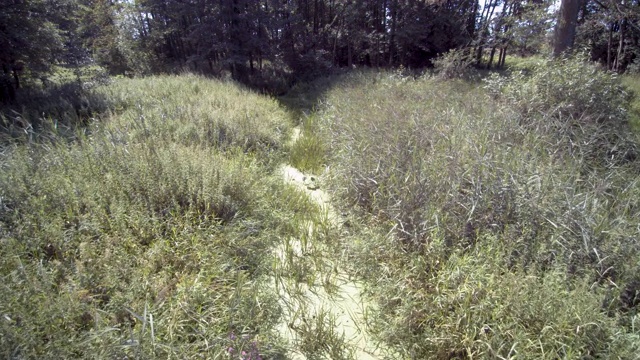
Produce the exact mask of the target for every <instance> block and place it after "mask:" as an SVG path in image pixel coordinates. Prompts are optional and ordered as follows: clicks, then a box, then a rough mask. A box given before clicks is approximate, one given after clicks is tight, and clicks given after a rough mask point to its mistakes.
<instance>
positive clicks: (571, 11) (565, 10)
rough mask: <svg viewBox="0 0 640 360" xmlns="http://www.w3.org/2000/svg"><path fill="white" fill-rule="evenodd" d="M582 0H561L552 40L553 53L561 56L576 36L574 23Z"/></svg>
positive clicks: (575, 23)
mask: <svg viewBox="0 0 640 360" xmlns="http://www.w3.org/2000/svg"><path fill="white" fill-rule="evenodd" d="M582 1H585V0H562V3H561V4H560V13H559V17H558V21H557V22H556V28H555V32H554V40H553V55H554V56H556V57H557V56H561V55H562V54H564V53H565V52H566V51H568V50H569V49H570V48H571V47H573V43H574V41H575V37H576V25H577V22H578V12H579V11H580V7H581V4H582Z"/></svg>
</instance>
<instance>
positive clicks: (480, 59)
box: [0, 0, 640, 98]
mask: <svg viewBox="0 0 640 360" xmlns="http://www.w3.org/2000/svg"><path fill="white" fill-rule="evenodd" d="M553 3H554V1H552V0H486V1H482V2H480V1H479V0H429V1H425V0H366V1H365V0H135V1H133V0H129V1H124V0H0V7H1V8H0V68H1V71H2V73H1V74H0V76H2V81H1V82H0V84H1V85H0V86H1V89H0V90H1V91H0V94H1V95H2V96H3V97H4V98H6V97H11V96H12V95H11V94H12V92H15V90H16V89H17V88H19V87H20V78H21V76H26V77H29V78H32V79H33V78H37V77H39V76H42V75H43V74H46V73H47V71H48V70H49V68H50V66H51V65H52V64H66V65H71V66H73V65H82V64H86V63H89V62H95V63H97V64H99V65H101V66H103V67H104V68H106V69H107V70H108V71H109V72H110V73H111V74H126V73H137V74H146V73H155V72H172V71H176V70H178V69H188V70H191V71H198V72H204V73H209V74H222V73H223V72H228V73H230V74H231V75H232V76H233V78H235V79H237V80H240V81H244V82H254V83H255V82H260V81H263V82H265V83H268V82H269V81H270V79H275V78H288V79H295V78H298V79H300V78H305V77H311V76H314V75H315V74H321V73H324V72H326V71H327V70H329V69H331V68H335V67H353V66H370V67H398V66H403V67H406V68H420V67H425V66H430V65H431V64H432V60H433V59H434V58H436V57H437V56H439V55H440V54H443V53H446V52H448V51H450V50H459V51H462V52H463V53H464V54H465V55H464V56H466V57H468V58H469V59H472V61H473V62H474V63H475V64H476V65H477V66H482V67H489V68H491V67H502V66H504V63H505V59H506V56H507V54H519V55H531V54H535V53H537V52H540V51H546V50H545V49H546V48H550V47H553V48H554V51H555V53H556V54H559V53H562V52H564V51H565V50H566V49H568V48H571V47H572V46H574V43H575V46H574V47H580V48H581V49H583V48H587V49H588V50H589V52H590V54H591V56H592V58H593V59H594V60H597V61H600V62H601V63H602V64H603V65H606V66H607V67H608V68H609V69H611V70H615V71H624V70H625V69H627V67H628V66H630V65H631V64H633V62H634V61H637V60H636V59H638V53H639V52H640V51H639V50H638V49H639V46H638V39H639V38H640V29H639V28H638V23H639V21H638V20H639V14H640V0H563V2H562V6H561V8H560V18H559V21H557V27H556V31H555V35H554V34H553V32H552V31H551V30H552V27H553V26H554V24H555V23H556V22H554V21H553V19H555V16H556V15H555V14H553V13H552V11H551V10H550V9H552V7H551V6H552V5H553ZM552 45H555V46H552ZM636 63H637V62H636Z"/></svg>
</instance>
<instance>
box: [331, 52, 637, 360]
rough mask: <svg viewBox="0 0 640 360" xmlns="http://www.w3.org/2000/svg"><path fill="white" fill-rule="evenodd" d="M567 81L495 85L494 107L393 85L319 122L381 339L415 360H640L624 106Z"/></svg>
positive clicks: (546, 78) (539, 72)
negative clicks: (351, 220)
mask: <svg viewBox="0 0 640 360" xmlns="http://www.w3.org/2000/svg"><path fill="white" fill-rule="evenodd" d="M557 66H558V68H559V69H553V68H550V67H540V68H537V69H536V70H535V71H534V73H533V74H532V75H531V76H530V77H524V76H522V75H516V77H515V78H506V79H503V80H499V79H495V78H494V79H495V80H492V81H494V82H492V83H490V84H491V85H492V86H493V87H492V89H495V88H496V87H497V88H499V89H503V91H504V94H506V96H504V95H499V94H495V93H494V94H493V95H494V96H498V98H497V99H496V98H493V97H492V96H491V95H492V94H491V93H487V91H486V90H484V89H482V88H478V87H476V86H473V85H470V84H468V83H464V82H462V81H449V82H436V81H434V80H432V79H428V78H426V79H418V80H408V79H406V78H402V79H398V78H397V77H395V76H390V75H385V74H374V75H371V74H370V75H352V76H350V77H347V78H346V79H345V80H344V82H343V83H344V84H349V85H345V86H339V87H336V88H334V89H332V90H331V91H329V93H328V95H327V100H326V105H327V106H326V108H325V110H324V111H323V112H322V114H321V116H320V122H319V123H320V126H319V133H320V136H321V137H322V138H323V139H324V141H326V143H327V144H328V146H329V149H330V150H329V151H330V155H329V156H330V157H329V159H330V163H331V164H332V167H331V168H332V171H333V173H332V175H333V176H332V177H329V178H330V179H333V181H334V182H333V187H334V189H335V191H336V192H337V194H339V195H340V197H341V198H342V199H343V200H344V201H345V203H347V204H356V207H355V208H354V213H355V214H358V216H359V219H361V220H364V221H366V222H365V224H366V225H364V226H361V227H360V226H356V229H354V230H352V232H351V233H352V235H351V237H350V239H348V240H346V241H345V242H346V243H349V244H352V245H349V248H350V249H351V251H352V252H351V253H352V254H353V256H354V257H355V258H356V259H358V261H357V264H358V265H355V266H353V271H355V272H357V273H358V274H359V275H361V276H364V277H366V278H367V279H369V280H370V281H371V282H372V283H375V284H376V285H375V289H374V290H373V294H374V297H375V298H376V299H377V300H378V304H379V306H380V311H379V313H377V314H376V316H377V317H378V323H377V327H378V331H379V334H380V335H381V336H382V338H383V339H385V340H386V341H387V343H390V344H397V345H398V349H399V351H401V352H403V353H404V355H405V356H407V357H411V358H451V357H479V358H493V357H498V356H500V357H504V358H509V357H513V356H516V354H517V356H518V357H523V358H532V359H533V358H581V357H584V356H593V357H603V358H625V357H628V356H629V355H630V354H635V353H637V351H638V349H639V348H640V342H639V341H638V339H639V338H638V331H637V316H636V314H637V311H638V308H637V306H638V305H637V304H638V303H637V301H636V300H634V299H636V298H634V296H635V295H634V294H636V293H635V291H636V290H637V282H638V277H637V270H638V261H637V259H638V256H640V248H639V247H638V244H637V242H635V241H634V240H633V239H634V238H635V237H636V236H637V235H638V229H637V227H636V223H637V221H636V219H637V218H638V217H640V213H638V209H639V208H638V206H637V205H638V204H637V202H638V199H639V196H640V182H638V181H637V176H636V174H637V171H638V163H637V161H636V160H635V157H634V155H633V154H634V153H633V152H632V151H631V150H633V149H634V147H635V143H634V142H633V141H631V140H629V139H628V138H627V137H626V134H627V133H628V129H627V128H625V127H624V125H625V122H624V115H625V113H626V112H625V108H624V106H625V102H626V95H625V93H624V91H623V90H622V88H621V87H620V85H619V84H618V83H617V81H616V79H615V77H613V76H611V75H609V74H606V73H599V72H595V71H593V70H592V68H591V67H589V66H585V65H582V64H580V63H571V62H565V63H562V64H558V65H557ZM587 70H588V71H587ZM563 71H566V72H568V74H564V73H563ZM496 81H503V82H504V83H505V84H507V85H505V86H499V85H500V84H498V83H497V82H496ZM498 86H499V87H498ZM502 96H504V97H502ZM572 116H575V118H572ZM615 121H619V122H618V123H616V122H615ZM608 123H613V124H615V126H614V125H612V126H603V124H608ZM581 124H582V125H581ZM601 125H602V126H601ZM576 127H577V128H578V129H581V130H579V131H576V130H575V129H574V128H576ZM556 129H565V130H566V132H564V133H559V132H557V131H555V130H556ZM572 129H573V130H572ZM587 129H588V131H587ZM600 139H608V140H607V141H600ZM610 139H618V140H619V141H610ZM596 140H597V141H596ZM603 164H605V165H606V167H605V166H602V165H603ZM385 234H386V235H385ZM631 324H636V325H634V326H635V327H632V326H631ZM611 344H616V346H611Z"/></svg>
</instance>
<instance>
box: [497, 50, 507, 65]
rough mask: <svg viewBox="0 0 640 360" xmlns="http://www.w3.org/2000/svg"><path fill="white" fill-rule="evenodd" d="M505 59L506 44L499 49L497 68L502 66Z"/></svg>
mask: <svg viewBox="0 0 640 360" xmlns="http://www.w3.org/2000/svg"><path fill="white" fill-rule="evenodd" d="M506 60H507V45H505V46H504V47H503V48H502V49H500V58H499V61H498V68H500V69H502V68H504V62H505V61H506Z"/></svg>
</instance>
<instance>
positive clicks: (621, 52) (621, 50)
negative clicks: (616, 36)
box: [616, 19, 626, 72]
mask: <svg viewBox="0 0 640 360" xmlns="http://www.w3.org/2000/svg"><path fill="white" fill-rule="evenodd" d="M625 24H626V21H625V19H622V20H621V21H620V42H619V44H618V55H617V56H616V72H620V71H622V70H623V69H622V61H623V60H624V31H625Z"/></svg>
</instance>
